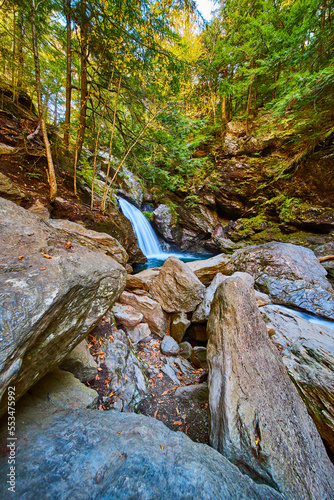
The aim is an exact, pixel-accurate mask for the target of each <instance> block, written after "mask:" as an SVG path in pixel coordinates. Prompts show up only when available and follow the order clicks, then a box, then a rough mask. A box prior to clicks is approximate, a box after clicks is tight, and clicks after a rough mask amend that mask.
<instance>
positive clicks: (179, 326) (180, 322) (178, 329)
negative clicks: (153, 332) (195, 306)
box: [170, 312, 191, 343]
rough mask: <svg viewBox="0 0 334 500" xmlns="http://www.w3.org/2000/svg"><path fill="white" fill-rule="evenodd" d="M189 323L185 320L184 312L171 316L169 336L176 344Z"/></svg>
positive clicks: (180, 339)
mask: <svg viewBox="0 0 334 500" xmlns="http://www.w3.org/2000/svg"><path fill="white" fill-rule="evenodd" d="M190 323H191V321H189V320H188V319H187V315H186V313H185V312H180V313H175V314H173V316H172V324H171V328H170V334H171V336H172V337H173V339H174V340H176V342H178V343H180V342H181V341H182V339H183V337H184V334H185V332H186V330H187V328H188V326H189V325H190Z"/></svg>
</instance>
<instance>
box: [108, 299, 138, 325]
mask: <svg viewBox="0 0 334 500" xmlns="http://www.w3.org/2000/svg"><path fill="white" fill-rule="evenodd" d="M111 312H112V313H113V315H114V317H115V320H116V322H117V324H120V325H122V326H124V327H125V328H133V327H134V326H136V325H138V324H139V323H140V322H141V321H142V319H143V315H142V313H141V312H139V311H136V310H135V309H134V308H133V307H131V306H129V305H124V304H119V303H118V302H116V304H114V305H113V307H112V309H111Z"/></svg>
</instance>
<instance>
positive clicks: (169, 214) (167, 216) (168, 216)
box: [152, 203, 180, 243]
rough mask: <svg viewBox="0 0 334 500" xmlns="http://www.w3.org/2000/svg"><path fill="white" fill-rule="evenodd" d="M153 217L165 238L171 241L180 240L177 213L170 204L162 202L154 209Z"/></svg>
mask: <svg viewBox="0 0 334 500" xmlns="http://www.w3.org/2000/svg"><path fill="white" fill-rule="evenodd" d="M152 219H153V222H154V224H155V227H156V228H157V230H158V232H159V233H160V234H161V236H162V237H163V238H164V240H166V241H169V242H170V243H175V242H178V241H179V237H180V228H179V226H178V225H177V215H176V213H175V212H173V211H172V209H171V207H170V206H168V205H165V204H164V203H161V204H160V205H159V206H158V207H157V208H156V209H155V210H154V212H153V217H152Z"/></svg>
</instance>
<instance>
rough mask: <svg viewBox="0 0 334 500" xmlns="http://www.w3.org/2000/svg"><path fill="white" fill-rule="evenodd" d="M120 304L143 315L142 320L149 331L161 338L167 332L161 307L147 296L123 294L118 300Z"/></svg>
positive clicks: (165, 319)
mask: <svg viewBox="0 0 334 500" xmlns="http://www.w3.org/2000/svg"><path fill="white" fill-rule="evenodd" d="M119 301H120V302H121V304H127V305H129V306H132V307H133V308H134V309H135V310H136V311H138V312H140V313H141V314H142V315H143V320H144V321H145V322H146V323H148V325H149V327H150V329H151V331H152V332H153V333H156V334H157V335H159V337H163V336H164V335H165V333H166V331H167V326H168V324H167V314H166V313H165V312H164V311H163V310H162V307H161V305H160V304H159V303H158V302H157V301H156V300H153V299H152V298H151V297H149V296H148V295H137V294H135V293H131V292H123V293H122V295H121V296H120V298H119Z"/></svg>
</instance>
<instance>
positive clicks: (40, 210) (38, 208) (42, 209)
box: [28, 200, 50, 219]
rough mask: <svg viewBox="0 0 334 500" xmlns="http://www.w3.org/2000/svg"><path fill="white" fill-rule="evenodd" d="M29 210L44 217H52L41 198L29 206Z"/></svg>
mask: <svg viewBox="0 0 334 500" xmlns="http://www.w3.org/2000/svg"><path fill="white" fill-rule="evenodd" d="M28 210H29V212H31V213H33V214H35V215H38V217H41V218H42V219H50V212H49V210H48V209H47V207H46V206H45V205H43V203H42V202H41V201H40V200H36V201H35V203H34V204H33V205H31V207H29V208H28Z"/></svg>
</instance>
